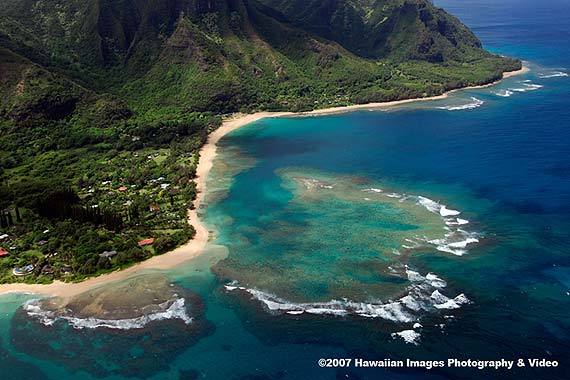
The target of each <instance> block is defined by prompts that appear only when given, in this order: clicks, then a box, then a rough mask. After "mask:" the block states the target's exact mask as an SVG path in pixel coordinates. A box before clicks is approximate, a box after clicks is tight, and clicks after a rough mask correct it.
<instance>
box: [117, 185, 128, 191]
mask: <svg viewBox="0 0 570 380" xmlns="http://www.w3.org/2000/svg"><path fill="white" fill-rule="evenodd" d="M128 189H129V188H128V187H126V186H121V187H119V191H120V192H124V191H127V190H128Z"/></svg>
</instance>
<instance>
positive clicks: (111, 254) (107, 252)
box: [99, 251, 117, 259]
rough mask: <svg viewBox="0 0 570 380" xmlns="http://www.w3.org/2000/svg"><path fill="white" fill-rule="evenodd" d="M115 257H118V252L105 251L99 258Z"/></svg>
mask: <svg viewBox="0 0 570 380" xmlns="http://www.w3.org/2000/svg"><path fill="white" fill-rule="evenodd" d="M115 256H117V251H105V252H103V253H100V254H99V257H106V258H108V259H110V258H111V257H115Z"/></svg>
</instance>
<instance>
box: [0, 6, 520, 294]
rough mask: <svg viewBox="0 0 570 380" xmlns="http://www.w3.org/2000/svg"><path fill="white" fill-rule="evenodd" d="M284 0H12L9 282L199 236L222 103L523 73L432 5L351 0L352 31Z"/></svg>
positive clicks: (348, 96)
mask: <svg viewBox="0 0 570 380" xmlns="http://www.w3.org/2000/svg"><path fill="white" fill-rule="evenodd" d="M289 2H290V3H291V4H293V3H295V2H294V1H289ZM277 3H279V4H277ZM285 3H288V1H279V2H277V1H270V0H265V1H263V2H258V1H255V0H238V1H227V0H211V1H208V2H201V1H190V0H172V1H169V2H167V3H163V2H156V1H150V0H149V1H142V2H140V1H134V0H125V1H124V2H120V4H119V3H117V2H107V1H103V2H95V1H91V0H90V1H79V0H57V1H55V2H48V1H46V0H33V1H32V0H19V1H8V0H0V73H1V75H0V146H1V147H2V148H1V149H0V237H1V238H0V247H2V249H3V250H5V251H6V252H7V254H6V255H4V256H1V257H0V283H5V282H15V281H24V282H42V283H43V282H50V281H52V280H54V279H62V280H66V281H78V280H82V279H84V278H86V277H88V276H93V275H98V274H101V273H105V272H108V271H112V270H116V269H119V268H123V267H125V266H128V265H130V264H132V263H135V262H138V261H142V260H145V259H147V258H149V257H151V256H153V255H157V254H161V253H164V252H167V251H169V250H171V249H173V248H175V247H177V246H179V245H181V244H183V243H185V242H186V241H188V240H189V239H190V238H192V236H193V235H194V233H195V231H193V229H192V228H191V227H190V226H188V224H187V220H186V218H187V216H186V211H187V208H189V207H192V202H193V200H194V199H195V197H196V188H195V184H194V182H193V181H192V179H193V178H194V176H195V174H196V166H197V163H198V159H199V149H200V147H201V146H202V145H203V144H204V143H205V141H206V139H207V136H208V133H209V132H211V131H212V130H213V129H215V128H217V127H218V126H219V125H220V124H221V120H222V116H223V115H225V114H230V113H234V112H244V113H248V112H253V111H307V110H312V109H317V108H328V107H336V106H346V105H352V104H362V103H369V102H382V101H392V100H402V99H409V98H422V97H428V96H435V95H440V94H442V93H444V92H445V91H448V90H452V89H457V88H461V87H465V86H470V85H481V84H487V83H491V82H494V81H496V80H498V79H500V78H501V77H502V73H503V72H505V71H513V70H517V69H519V68H521V62H520V61H518V60H514V59H509V58H505V57H500V56H496V55H493V54H491V53H488V52H486V51H485V50H483V49H482V47H481V44H480V42H479V41H478V40H477V38H476V37H475V36H474V35H473V34H472V33H471V32H470V31H469V30H468V29H467V28H466V27H465V26H463V25H462V24H461V23H460V22H459V21H458V20H456V19H455V18H453V17H452V16H450V15H447V14H446V13H445V12H443V11H442V10H440V9H438V8H436V7H434V6H433V5H431V4H430V3H429V2H427V1H424V0H385V1H384V3H385V4H379V5H378V7H377V9H375V10H374V12H372V13H371V10H370V9H366V12H360V10H358V9H356V8H355V9H356V11H355V12H353V11H350V12H348V13H346V14H347V15H350V17H349V18H351V19H350V20H348V21H349V22H348V24H349V25H352V29H353V31H352V33H351V34H350V38H349V39H346V40H345V39H343V38H341V37H342V35H334V34H332V35H331V34H330V33H329V31H326V30H321V29H319V28H311V27H309V26H307V25H309V24H312V25H328V24H329V23H330V22H331V21H330V20H326V19H323V20H321V21H322V22H321V23H320V24H319V23H316V22H315V20H297V19H296V18H295V15H294V12H293V13H290V12H287V7H284V4H285ZM319 3H320V2H307V3H306V6H307V7H311V6H318V4H319ZM336 3H338V4H337V5H338V6H340V5H342V4H345V5H346V4H349V5H350V7H356V5H355V4H356V3H354V2H352V1H339V2H336ZM299 4H300V3H299ZM339 4H340V5H339ZM285 5H287V4H285ZM296 6H300V5H296ZM304 6H305V5H304ZM335 12H340V13H343V12H344V11H343V10H342V9H338V10H335ZM304 14H317V13H311V12H309V13H304ZM364 14H366V15H368V16H366V18H364V16H363V15H364ZM370 15H374V17H372V18H371V16H370ZM347 17H348V16H347ZM374 20H376V21H378V20H380V21H382V22H381V23H378V22H375V21H374ZM377 28H380V29H377ZM369 36H378V38H379V39H378V40H377V41H376V42H375V45H374V49H369V47H367V45H366V44H367V43H370V42H373V41H368V40H367V39H368V38H369ZM380 37H381V38H380ZM365 40H366V41H365ZM363 43H364V45H363ZM363 49H364V50H363ZM367 49H368V50H367ZM363 51H369V52H370V54H363V53H362V52H363ZM148 239H154V242H153V243H152V244H147V243H142V244H139V243H141V242H143V241H145V240H148ZM105 253H107V254H105ZM30 264H31V265H33V271H32V272H31V273H29V274H28V275H27V276H21V277H18V276H14V274H13V269H14V268H24V267H26V266H27V265H30Z"/></svg>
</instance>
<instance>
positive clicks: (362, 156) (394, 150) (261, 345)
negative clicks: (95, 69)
mask: <svg viewBox="0 0 570 380" xmlns="http://www.w3.org/2000/svg"><path fill="white" fill-rule="evenodd" d="M436 5H438V6H441V7H444V8H445V9H447V10H448V11H449V12H451V13H453V14H455V15H457V16H458V17H459V18H460V19H461V20H462V21H464V22H465V23H466V24H467V25H469V26H470V27H471V28H472V29H473V31H474V32H475V33H476V34H477V35H478V37H479V38H480V39H481V40H482V41H483V43H484V44H485V47H486V48H488V49H490V50H492V51H494V52H496V53H500V54H506V55H509V56H515V57H519V58H521V59H523V60H524V61H525V64H526V65H527V66H528V67H529V68H530V69H531V71H530V72H529V73H528V74H525V75H523V76H520V77H514V78H510V79H508V80H505V81H504V82H503V83H501V84H499V85H498V86H495V87H493V88H486V89H479V90H470V91H462V92H458V93H455V94H453V95H452V96H450V98H449V99H447V100H445V101H439V102H421V103H414V104H410V105H406V106H403V107H398V108H395V109H389V110H376V111H373V112H370V111H361V112H353V113H349V114H342V115H334V116H326V117H319V118H288V119H270V120H267V119H266V120H262V121H259V122H257V123H255V124H254V125H251V126H248V127H247V128H242V129H240V130H238V131H236V132H234V133H232V134H231V135H228V136H227V137H226V138H224V139H223V140H222V141H221V143H220V145H221V146H222V148H221V154H220V156H219V159H218V162H217V163H216V166H215V168H214V171H213V173H212V174H211V178H210V182H209V187H210V189H211V190H210V194H208V203H209V205H208V209H207V211H206V215H205V217H206V221H207V223H208V225H209V227H210V228H211V229H212V230H215V231H216V236H217V237H216V240H215V241H214V244H213V245H212V247H211V251H210V253H208V254H205V255H204V256H202V257H201V258H199V259H198V260H196V261H193V262H189V263H188V264H187V265H184V266H182V267H180V268H177V269H176V270H173V271H171V272H169V273H168V275H169V276H170V277H171V278H172V279H173V280H174V281H176V282H177V283H179V284H180V285H182V286H184V287H187V288H188V289H191V290H192V291H194V292H195V293H196V294H198V295H199V296H200V297H201V298H202V299H203V301H204V305H203V306H204V309H205V314H204V318H205V319H206V320H207V321H208V324H207V326H208V328H204V329H202V330H200V331H197V332H184V333H182V332H181V333H180V334H179V335H176V334H174V337H173V334H171V331H172V329H177V328H180V327H179V325H176V324H174V323H173V324H172V325H160V324H159V325H152V326H150V325H149V327H148V328H147V329H145V330H144V332H141V331H135V330H132V331H128V332H117V331H111V332H109V331H102V332H101V333H100V334H101V336H100V337H98V336H97V334H93V333H91V332H88V331H85V330H73V329H71V328H67V329H65V328H64V327H52V328H46V327H43V326H41V325H39V324H35V325H34V324H33V323H32V324H30V321H29V320H28V319H26V316H25V314H24V313H22V311H21V310H17V309H18V306H19V305H20V304H21V302H22V301H23V300H24V298H22V297H19V296H15V295H11V296H9V297H4V298H2V303H1V304H0V313H1V314H0V342H1V347H0V364H2V365H0V378H6V379H26V378H30V379H31V378H34V379H41V378H46V379H56V378H57V379H91V378H105V379H124V378H152V379H188V380H189V379H194V378H208V379H305V378H306V379H378V378H386V379H479V378H493V379H511V378H512V379H548V380H555V379H565V378H568V375H567V373H569V367H568V366H569V360H570V332H569V331H570V314H569V313H568V310H570V257H569V255H570V243H569V242H570V232H569V231H570V108H569V107H568V104H569V100H570V77H568V76H563V75H557V76H553V75H552V74H556V73H570V63H569V62H570V44H569V43H568V41H569V40H570V1H568V0H554V1H547V2H536V1H529V0H506V1H502V2H496V1H491V0H473V1H471V0H469V1H467V0H462V1H453V0H446V1H436ZM525 81H526V82H525ZM539 86H541V87H539ZM521 89H524V90H525V91H524V92H522V91H516V90H521ZM513 90H515V91H513ZM507 94H508V95H509V96H508V97H506V96H499V95H507ZM481 102H483V103H481ZM469 104H473V107H472V108H467V107H463V108H465V109H457V110H449V108H461V107H462V106H465V105H469ZM445 107H447V108H448V109H442V108H445ZM224 161H226V162H224ZM228 174H232V176H231V177H230V180H228V177H227V176H228ZM312 186H316V187H314V188H313V187H312ZM329 186H330V188H329ZM371 188H374V189H377V188H381V189H383V190H384V193H375V192H373V191H368V192H362V190H366V189H371ZM392 192H393V193H396V194H399V195H401V196H403V195H404V194H405V195H408V196H411V198H409V199H408V200H406V201H403V202H399V199H401V198H391V199H392V200H390V199H388V198H385V195H383V194H386V193H392ZM417 196H423V197H426V198H429V199H432V200H434V201H437V202H439V204H440V205H442V204H444V205H446V206H447V207H448V208H449V209H452V210H458V211H461V214H460V215H459V216H453V218H455V217H460V218H464V219H466V220H469V224H467V225H465V226H461V227H460V228H462V229H464V230H465V231H466V233H472V234H473V235H472V236H474V237H476V238H477V239H478V240H479V242H477V243H472V244H469V245H467V247H466V251H467V252H466V254H464V255H462V256H458V255H455V254H453V253H450V252H444V251H440V250H439V251H438V250H437V249H436V246H437V244H435V245H434V244H431V245H430V244H424V245H422V244H419V246H418V247H416V248H414V249H410V250H408V249H404V248H401V246H402V245H403V244H408V243H405V242H404V243H402V241H399V240H398V243H397V244H395V243H394V241H395V239H402V238H405V237H410V238H412V239H411V240H414V239H415V238H413V237H414V236H417V235H422V234H425V235H430V234H432V233H435V234H437V233H441V231H442V229H443V228H444V226H445V225H444V224H443V219H441V218H440V217H439V215H437V214H434V213H430V212H429V211H427V210H426V209H425V208H423V207H422V206H419V205H418V204H417V200H418V199H419V198H417ZM383 197H384V198H383ZM393 199H396V201H393ZM457 228H458V227H452V230H453V231H456V230H457ZM469 236H471V235H469ZM347 237H348V238H347ZM414 241H416V240H414ZM394 244H395V245H394ZM409 244H412V243H409ZM218 245H221V246H222V247H220V246H218ZM439 245H441V244H439ZM393 250H397V251H398V253H399V255H396V254H394V253H393ZM226 255H227V257H226ZM213 264H215V265H213ZM212 265H213V273H212V272H211V270H210V268H211V267H212ZM405 265H407V267H405ZM406 270H408V276H406V275H405V274H406ZM409 271H413V272H417V273H418V274H419V275H420V276H422V278H423V280H421V281H424V282H421V281H420V282H418V281H417V280H414V281H415V282H414V281H412V280H411V279H410V275H409V273H410V272H409ZM427 273H434V274H436V275H437V276H438V277H439V278H441V279H443V280H445V282H446V284H447V285H446V286H445V287H442V288H438V287H437V286H433V284H435V285H437V282H435V283H432V284H431V285H428V284H427V281H426V280H425V278H426V275H427ZM230 280H238V284H235V286H243V287H244V288H247V289H256V290H259V291H263V292H264V294H266V295H271V297H273V298H271V300H272V301H276V302H277V303H280V304H281V305H285V304H288V306H287V307H288V309H287V308H284V309H283V310H282V311H281V312H279V311H275V310H274V311H273V312H270V311H269V310H267V306H266V305H264V304H263V303H262V302H260V301H259V300H256V299H254V298H252V294H250V293H248V292H247V291H244V290H241V291H240V290H239V289H237V290H234V291H228V290H227V289H226V288H224V287H223V286H222V285H223V284H225V283H227V282H228V281H230ZM410 286H411V287H412V288H413V289H415V290H414V291H416V290H418V289H424V290H425V291H426V292H428V293H426V294H428V296H427V298H426V299H423V298H421V296H423V293H422V294H420V295H418V296H417V297H419V298H417V299H420V298H421V300H422V302H425V303H429V302H431V303H430V304H429V305H428V306H426V309H425V310H423V309H422V310H419V311H417V312H413V313H412V312H410V310H409V309H406V310H407V312H409V314H410V315H411V316H412V317H413V318H412V319H413V320H405V318H403V317H402V316H401V315H398V317H399V318H400V319H398V318H396V317H394V315H393V314H390V318H389V317H387V316H386V315H384V314H382V315H381V316H378V315H376V316H375V317H374V318H373V317H370V316H368V317H363V316H362V315H358V314H357V313H356V312H355V309H356V307H354V306H351V307H346V305H344V304H343V305H341V306H342V307H344V308H345V309H349V312H348V313H347V314H346V315H343V316H332V315H330V314H317V313H315V312H314V310H313V311H312V312H310V311H309V312H308V311H307V308H308V307H306V306H299V305H308V304H309V305H312V306H311V307H312V308H313V309H315V308H316V306H318V305H321V306H320V307H322V308H324V309H326V308H329V309H330V308H331V305H330V304H327V305H326V306H322V304H319V302H321V303H323V302H324V303H326V302H327V301H328V300H331V299H337V300H339V299H342V298H346V299H347V300H349V301H357V302H358V303H359V304H360V302H362V303H365V304H366V303H368V304H373V302H372V300H376V299H377V300H380V301H381V302H384V303H389V302H390V301H395V300H398V299H399V297H401V296H402V295H406V294H408V293H407V292H408V290H407V289H409V287H410ZM422 286H424V287H425V288H421V287H422ZM424 290H421V291H422V292H423V291H424ZM434 290H438V291H439V292H441V293H442V294H443V295H444V296H445V297H447V298H449V299H451V300H453V299H454V297H456V296H457V295H459V294H464V295H465V296H466V297H467V298H468V299H469V300H470V302H469V303H461V302H459V301H457V303H458V304H459V305H458V306H460V307H459V308H457V309H450V308H441V309H438V308H436V307H434V305H439V306H441V304H442V302H441V301H434V300H433V298H431V297H429V294H430V293H431V292H432V291H434ZM28 298H29V297H28ZM257 298H260V297H257ZM261 298H263V297H261ZM291 305H293V306H291ZM422 305H423V304H422ZM341 306H338V307H341ZM283 307H285V306H283ZM334 307H337V306H334ZM334 307H333V308H334ZM295 308H297V309H295ZM299 308H305V312H304V313H302V314H300V313H299V314H287V313H286V311H298V310H299ZM337 310H338V309H337ZM382 310H383V309H382ZM390 310H393V309H390ZM392 317H393V318H392ZM416 322H419V323H421V325H422V327H417V326H415V327H414V326H412V325H414V324H415V323H416ZM210 324H211V325H210ZM57 328H61V329H63V330H56V329H57ZM406 330H412V331H415V332H416V333H417V334H418V340H417V342H416V343H417V345H416V344H411V343H408V344H407V343H405V342H404V341H403V340H402V339H401V338H400V337H399V336H397V335H395V336H393V335H392V334H393V333H397V332H400V331H406ZM188 334H194V335H192V338H189V336H188ZM149 337H150V339H156V340H157V341H160V342H161V343H160V344H158V343H157V344H156V346H155V347H152V345H151V346H150V348H149V346H148V345H145V344H143V343H142V342H143V341H146V339H149ZM165 337H166V338H165ZM161 338H162V340H160V339H161ZM137 340H138V341H140V342H141V344H140V345H137V344H136V342H137ZM22 341H25V342H26V344H21V342H22ZM113 341H114V342H116V346H115V347H114V348H113V347H112V345H109V342H113ZM133 342H134V343H133ZM45 344H47V345H48V346H43V345H45ZM126 345H132V346H133V347H132V349H131V350H126V349H125V346H126ZM26 346H28V348H26ZM29 347H35V348H29ZM42 347H48V348H49V347H51V349H53V352H52V351H50V350H45V349H42ZM153 350H156V351H157V352H153ZM164 352H167V354H166V355H164V354H162V355H161V353H164ZM85 357H91V358H93V362H95V361H97V363H98V366H97V367H96V366H95V365H92V364H89V363H90V361H89V360H87V361H85V360H79V359H78V358H83V359H84V358H85ZM131 357H132V359H133V360H132V361H130V360H129V358H131ZM141 357H142V359H141ZM319 358H368V359H377V360H379V359H384V358H391V359H395V360H398V359H404V360H405V359H406V358H410V359H413V360H447V359H448V358H460V359H467V358H471V359H481V360H500V359H509V360H515V361H516V360H517V359H519V358H546V359H549V360H558V361H559V362H560V364H559V367H558V368H549V369H547V368H541V369H536V368H529V367H528V365H527V366H526V367H524V368H514V369H512V370H505V369H501V370H493V369H490V370H477V369H473V368H471V369H465V368H464V369H450V368H443V369H431V370H425V369H415V370H414V369H402V368H396V369H390V370H385V369H356V368H354V367H351V368H337V369H335V368H325V369H322V368H319V366H318V365H317V360H318V359H319ZM134 359H137V360H134ZM141 360H143V361H145V364H146V365H141ZM101 363H103V364H101ZM104 363H107V365H105V364H104ZM130 363H131V364H130ZM117 365H119V366H121V368H122V370H121V371H118V370H117V368H116V367H114V366H117ZM78 368H80V369H79V370H77V369H78Z"/></svg>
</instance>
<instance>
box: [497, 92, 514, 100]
mask: <svg viewBox="0 0 570 380" xmlns="http://www.w3.org/2000/svg"><path fill="white" fill-rule="evenodd" d="M493 94H495V95H497V96H500V97H502V98H508V97H510V96H511V95H513V94H514V92H513V91H511V90H499V91H495V92H493Z"/></svg>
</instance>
